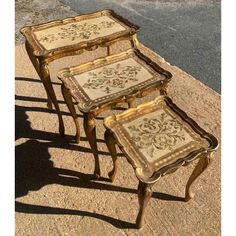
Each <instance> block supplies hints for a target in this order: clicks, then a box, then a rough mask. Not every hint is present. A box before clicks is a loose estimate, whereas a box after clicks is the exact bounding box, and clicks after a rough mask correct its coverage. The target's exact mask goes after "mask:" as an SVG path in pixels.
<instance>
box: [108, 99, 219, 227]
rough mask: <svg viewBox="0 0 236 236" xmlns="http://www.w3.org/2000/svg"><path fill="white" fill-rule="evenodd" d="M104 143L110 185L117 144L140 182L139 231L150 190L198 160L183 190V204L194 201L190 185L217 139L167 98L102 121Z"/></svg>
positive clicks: (213, 148)
mask: <svg viewBox="0 0 236 236" xmlns="http://www.w3.org/2000/svg"><path fill="white" fill-rule="evenodd" d="M104 125H105V127H106V129H107V130H106V133H105V140H106V144H107V147H108V150H109V151H110V153H111V156H112V160H113V163H114V167H113V170H112V171H111V172H110V173H109V177H110V179H111V181H113V180H114V178H115V173H116V172H117V164H116V163H117V156H116V151H115V144H116V143H117V144H118V146H119V147H120V149H121V151H122V152H123V153H124V155H125V156H126V158H127V160H128V161H129V162H130V164H131V165H132V166H133V168H134V170H135V174H136V177H137V178H138V180H139V187H138V199H139V206H140V208H139V213H138V216H137V219H136V225H137V227H138V228H141V227H142V225H143V215H144V211H145V208H146V206H147V203H148V201H149V199H150V198H151V194H152V186H153V184H155V183H156V182H157V180H158V179H159V178H160V177H161V176H164V175H166V174H170V173H173V172H174V171H176V170H177V169H178V168H179V167H181V166H185V165H188V164H189V163H190V162H192V161H194V160H196V159H198V160H199V161H198V163H197V165H196V167H195V168H194V170H193V172H192V174H191V176H190V178H189V180H188V182H187V185H186V190H185V201H189V200H190V199H191V198H192V197H193V193H192V192H191V185H192V183H193V182H194V181H195V180H196V179H197V177H198V176H199V175H200V174H201V173H202V172H203V171H204V170H205V169H206V168H207V167H208V165H209V163H210V161H211V159H212V158H213V152H214V151H215V150H216V149H217V147H218V141H217V139H216V138H215V137H214V136H213V135H211V134H209V133H207V132H206V131H204V130H203V129H202V128H200V127H199V126H198V124H197V123H196V122H195V121H194V120H192V119H191V118H189V117H188V116H187V114H186V113H185V112H183V111H182V110H180V109H179V108H178V107H177V106H176V105H175V104H174V103H173V102H172V100H171V99H170V98H169V97H167V96H159V97H157V98H156V99H155V100H154V101H151V102H148V103H145V104H142V105H139V106H138V107H137V108H131V109H128V110H126V111H124V112H123V113H120V114H118V115H111V116H108V117H106V118H105V120H104Z"/></svg>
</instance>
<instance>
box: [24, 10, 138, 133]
mask: <svg viewBox="0 0 236 236" xmlns="http://www.w3.org/2000/svg"><path fill="white" fill-rule="evenodd" d="M138 29H139V27H138V26H136V25H134V24H132V23H130V22H129V21H128V20H126V19H124V18H123V17H121V16H119V15H118V14H116V13H115V12H114V11H112V10H102V11H98V12H94V13H91V14H84V15H79V16H76V17H70V18H66V19H63V20H56V21H51V22H48V23H44V24H38V25H34V26H29V27H23V28H22V29H21V30H20V32H21V33H22V34H23V35H24V37H25V40H26V41H25V46H26V50H27V53H28V55H29V58H30V60H31V62H32V64H33V66H34V68H35V70H36V71H37V73H38V75H39V77H40V79H41V80H42V82H43V85H44V88H45V90H46V93H47V97H48V103H47V105H48V108H50V109H52V103H53V105H54V106H55V109H56V111H57V114H58V119H59V132H60V134H62V135H63V134H64V124H63V119H62V116H61V113H60V108H59V105H58V102H57V99H56V95H55V92H54V90H53V86H52V83H51V79H50V72H49V67H48V64H49V63H50V62H52V61H54V60H56V59H59V58H62V57H65V56H72V55H78V54H81V53H82V52H83V51H84V50H94V49H96V48H97V47H98V46H101V47H107V54H108V55H110V54H111V52H110V45H111V44H113V43H114V42H117V41H119V40H130V42H131V46H132V47H133V48H135V47H136V46H137V45H138V40H137V37H136V32H137V30H138Z"/></svg>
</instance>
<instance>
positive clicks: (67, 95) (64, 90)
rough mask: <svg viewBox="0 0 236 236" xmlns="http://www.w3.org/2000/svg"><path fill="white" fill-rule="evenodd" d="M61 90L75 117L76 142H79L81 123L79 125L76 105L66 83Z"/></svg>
mask: <svg viewBox="0 0 236 236" xmlns="http://www.w3.org/2000/svg"><path fill="white" fill-rule="evenodd" d="M61 92H62V95H63V97H64V100H65V102H66V105H67V107H68V109H69V111H70V113H71V115H72V117H73V120H74V123H75V128H76V135H75V140H76V143H79V141H80V125H79V119H78V116H77V114H76V111H75V106H74V103H73V101H72V97H71V95H70V93H69V90H68V89H67V88H66V87H65V85H64V84H62V85H61Z"/></svg>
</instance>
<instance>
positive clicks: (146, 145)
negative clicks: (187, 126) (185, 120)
mask: <svg viewBox="0 0 236 236" xmlns="http://www.w3.org/2000/svg"><path fill="white" fill-rule="evenodd" d="M128 129H129V132H130V134H131V138H132V140H133V141H134V142H135V143H136V145H137V146H138V147H139V148H141V149H148V153H149V155H150V156H151V157H153V152H154V150H155V149H158V150H166V149H167V150H170V151H171V150H172V149H173V148H174V147H175V146H176V145H178V144H179V143H181V142H183V141H185V135H184V131H183V128H182V125H181V123H179V122H178V121H177V120H176V119H174V118H172V117H170V116H168V115H167V114H166V113H161V114H160V115H159V116H158V117H156V118H144V119H143V122H142V123H141V124H139V125H131V126H128Z"/></svg>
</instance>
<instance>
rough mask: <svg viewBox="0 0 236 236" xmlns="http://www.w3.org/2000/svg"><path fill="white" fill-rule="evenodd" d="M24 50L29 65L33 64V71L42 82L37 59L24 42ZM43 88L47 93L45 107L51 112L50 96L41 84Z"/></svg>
mask: <svg viewBox="0 0 236 236" xmlns="http://www.w3.org/2000/svg"><path fill="white" fill-rule="evenodd" d="M25 48H26V51H27V53H28V56H29V58H30V61H31V63H32V64H33V66H34V68H35V70H36V71H37V73H38V75H39V77H40V79H41V80H42V78H41V74H40V68H39V67H40V66H39V62H38V59H37V58H36V57H35V56H34V55H33V54H32V51H31V49H30V46H29V44H28V42H27V41H26V43H25ZM43 86H44V88H45V91H46V93H47V107H48V108H49V109H50V110H52V100H51V98H50V96H49V93H48V90H47V88H46V87H45V85H44V83H43Z"/></svg>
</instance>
